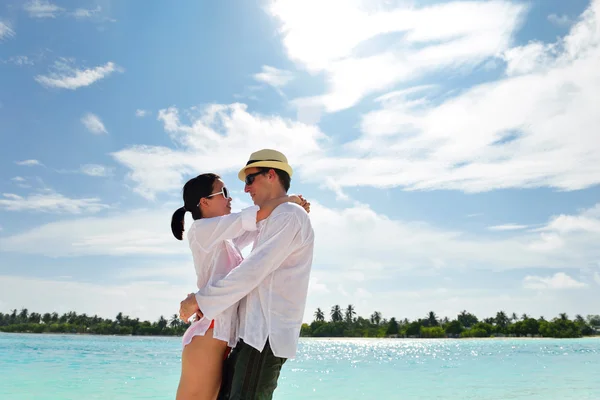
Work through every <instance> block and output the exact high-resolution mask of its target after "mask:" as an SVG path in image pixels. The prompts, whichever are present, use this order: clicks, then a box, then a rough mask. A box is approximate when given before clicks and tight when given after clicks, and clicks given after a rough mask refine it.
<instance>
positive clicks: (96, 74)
mask: <svg viewBox="0 0 600 400" xmlns="http://www.w3.org/2000/svg"><path fill="white" fill-rule="evenodd" d="M72 64H73V60H69V59H61V60H59V61H56V62H55V63H54V66H53V71H52V72H51V73H50V74H49V75H37V76H36V77H35V80H36V82H38V83H40V84H41V85H43V86H45V87H54V88H59V89H69V90H75V89H79V88H81V87H85V86H89V85H91V84H93V83H94V82H97V81H99V80H100V79H103V78H106V77H108V76H110V75H111V74H112V73H114V72H122V71H123V69H122V68H121V67H119V66H117V65H116V64H115V63H113V62H112V61H109V62H107V63H106V64H104V65H101V66H98V67H94V68H88V69H78V68H75V67H73V66H72Z"/></svg>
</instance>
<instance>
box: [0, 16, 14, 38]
mask: <svg viewBox="0 0 600 400" xmlns="http://www.w3.org/2000/svg"><path fill="white" fill-rule="evenodd" d="M13 36H15V31H13V30H12V28H11V27H10V25H9V24H8V22H4V21H1V20H0V41H2V40H4V39H8V38H11V37H13Z"/></svg>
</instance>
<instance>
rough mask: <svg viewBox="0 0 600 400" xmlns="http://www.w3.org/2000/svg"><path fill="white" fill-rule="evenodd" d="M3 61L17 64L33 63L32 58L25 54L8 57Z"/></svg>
mask: <svg viewBox="0 0 600 400" xmlns="http://www.w3.org/2000/svg"><path fill="white" fill-rule="evenodd" d="M0 36H1V35H0ZM5 62H7V63H11V64H14V65H18V66H23V65H34V62H33V60H32V59H30V58H29V57H27V56H12V57H9V58H8V60H7V61H5Z"/></svg>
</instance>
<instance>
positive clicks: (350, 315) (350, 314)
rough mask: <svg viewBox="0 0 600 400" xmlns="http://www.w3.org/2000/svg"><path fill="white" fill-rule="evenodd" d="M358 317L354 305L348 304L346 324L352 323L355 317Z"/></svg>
mask: <svg viewBox="0 0 600 400" xmlns="http://www.w3.org/2000/svg"><path fill="white" fill-rule="evenodd" d="M355 315H356V311H354V306H353V305H352V304H348V308H346V322H347V323H349V324H350V323H352V321H353V319H354V316H355Z"/></svg>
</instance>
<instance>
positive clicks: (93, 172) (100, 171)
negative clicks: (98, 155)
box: [81, 164, 111, 176]
mask: <svg viewBox="0 0 600 400" xmlns="http://www.w3.org/2000/svg"><path fill="white" fill-rule="evenodd" d="M81 172H82V173H84V174H86V175H89V176H109V175H110V174H111V170H110V169H109V168H107V167H105V166H104V165H99V164H85V165H82V166H81Z"/></svg>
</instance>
